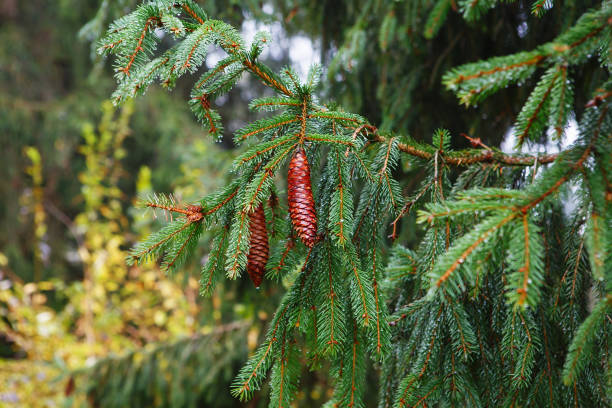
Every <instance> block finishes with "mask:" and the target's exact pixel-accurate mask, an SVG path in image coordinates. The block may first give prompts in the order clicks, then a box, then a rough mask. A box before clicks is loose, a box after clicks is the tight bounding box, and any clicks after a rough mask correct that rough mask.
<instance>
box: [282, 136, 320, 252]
mask: <svg viewBox="0 0 612 408" xmlns="http://www.w3.org/2000/svg"><path fill="white" fill-rule="evenodd" d="M287 184H288V190H289V191H288V200H289V215H290V216H291V222H292V223H293V228H295V231H296V232H297V234H298V236H299V237H300V239H301V240H302V242H304V244H305V245H306V246H307V247H309V248H312V246H313V245H314V244H315V242H316V240H317V214H316V212H315V205H314V198H313V196H312V188H311V185H310V167H309V166H308V159H307V158H306V153H305V152H304V149H303V148H302V147H298V148H297V150H296V151H295V153H294V154H293V157H292V158H291V162H289V174H288V176H287Z"/></svg>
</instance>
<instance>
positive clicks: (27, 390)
mask: <svg viewBox="0 0 612 408" xmlns="http://www.w3.org/2000/svg"><path fill="white" fill-rule="evenodd" d="M137 3H138V2H137V1H136V0H114V1H111V0H95V1H86V2H84V1H79V0H59V1H57V2H52V5H51V4H50V3H49V2H47V1H43V0H31V1H27V2H26V1H18V0H3V1H2V2H0V146H1V147H2V148H1V149H0V161H1V162H2V165H0V405H2V406H32V407H36V406H74V405H91V406H104V407H106V406H173V407H183V406H185V407H187V406H203V405H212V406H216V407H222V406H236V405H239V403H238V402H237V401H236V400H233V399H232V398H231V397H230V394H229V384H230V382H231V380H232V378H233V376H234V375H235V374H236V372H237V371H238V368H239V367H240V364H241V363H242V362H244V360H245V359H246V356H247V354H248V353H249V351H250V350H252V349H253V348H254V347H255V346H256V345H257V344H258V339H259V336H260V333H261V331H262V329H264V328H265V322H266V321H268V320H269V317H270V314H271V313H272V311H273V310H274V308H275V306H276V304H277V303H278V300H279V298H280V295H281V294H282V292H283V291H284V289H283V287H282V285H273V284H269V285H264V286H263V287H262V290H261V291H259V292H258V291H255V290H254V289H253V288H252V286H251V283H250V282H249V281H248V280H241V281H237V282H229V283H228V282H225V283H223V284H221V285H220V286H219V287H218V289H217V290H216V293H215V294H214V296H213V297H212V298H211V299H203V298H201V297H200V296H199V284H198V272H199V265H195V264H194V265H190V266H189V267H186V268H183V269H184V271H183V272H182V273H180V274H177V275H176V276H170V277H168V276H164V275H163V274H162V273H161V272H160V270H159V268H158V266H157V265H155V264H149V265H146V266H140V267H127V266H126V265H125V262H124V259H125V256H126V253H127V252H126V251H127V249H128V248H129V247H130V246H131V244H132V243H133V242H135V241H136V240H138V239H139V238H141V237H142V236H144V235H145V234H147V233H148V232H149V231H151V230H152V229H154V228H155V229H156V228H157V227H154V226H153V224H154V223H155V222H157V221H156V218H159V217H166V215H165V214H162V213H157V214H155V213H153V212H151V211H149V212H145V211H144V210H142V209H138V208H136V207H137V197H138V196H139V195H146V194H150V193H152V192H153V191H156V192H167V193H173V194H174V196H175V197H176V198H177V200H178V201H180V202H181V203H189V202H192V201H195V200H196V199H198V198H200V197H202V196H204V195H205V194H207V193H209V192H211V191H213V190H214V189H216V188H217V187H218V186H221V185H225V184H226V182H227V180H226V179H225V178H226V177H228V176H227V174H229V173H228V169H229V166H230V164H231V159H230V157H231V152H229V151H228V150H229V149H230V148H231V141H230V140H231V138H230V137H227V136H228V135H230V134H231V133H232V132H233V131H234V130H236V129H238V128H239V127H241V126H242V125H243V124H244V123H245V122H246V121H247V120H250V119H251V116H250V115H252V114H251V113H249V112H248V111H247V108H246V106H247V101H248V100H249V99H250V98H252V97H253V96H255V95H260V96H261V95H265V91H264V90H263V87H261V86H260V84H258V83H257V82H256V81H255V80H253V79H248V78H245V79H244V80H243V81H241V82H240V84H239V86H238V88H237V89H236V90H234V91H233V92H232V93H231V94H230V96H229V97H228V98H227V99H223V100H221V101H220V103H221V104H222V106H220V107H219V111H220V113H221V115H222V117H223V118H224V120H225V122H226V123H225V129H226V130H225V131H226V133H227V134H226V135H225V136H226V137H224V139H223V141H222V143H219V144H216V143H214V142H213V141H212V140H211V139H210V138H208V137H207V136H206V135H205V131H204V130H202V128H201V127H200V126H199V125H198V124H197V123H196V121H195V120H194V118H193V117H192V115H191V114H190V112H189V108H188V105H187V103H186V100H187V99H188V97H189V85H190V84H191V83H192V82H193V81H192V80H191V79H192V78H188V79H186V80H185V81H184V82H182V83H179V84H178V89H177V91H176V92H173V93H172V94H168V93H166V92H164V91H163V90H161V89H159V88H153V89H151V90H150V91H149V94H148V95H147V97H146V98H140V99H137V100H135V101H134V102H133V103H130V104H127V105H124V106H123V107H122V108H121V109H117V108H114V107H113V106H111V105H110V103H109V102H108V101H107V99H108V97H109V95H110V94H111V92H112V90H113V88H114V80H113V77H112V69H111V67H110V64H108V63H107V62H106V61H104V60H102V59H100V58H99V57H97V56H96V55H95V52H94V51H95V40H96V39H97V38H98V37H99V36H100V35H101V34H102V33H103V32H104V30H105V29H106V27H107V26H108V24H109V22H110V21H112V20H114V19H115V18H117V17H119V16H120V15H122V14H124V13H125V12H126V11H127V10H129V9H131V8H133V7H134V6H135V4H137ZM434 3H435V2H434V1H431V0H411V1H392V0H358V1H348V0H341V1H332V0H325V1H317V2H311V1H304V0H271V1H269V2H260V1H255V0H246V1H237V0H227V1H221V0H215V1H206V2H200V4H202V6H203V7H204V8H205V10H206V11H207V12H208V13H209V15H211V16H214V17H215V18H218V19H221V20H225V21H227V22H229V23H231V24H233V25H235V26H238V27H241V26H242V27H243V30H245V31H247V32H249V31H251V32H252V31H253V30H254V28H255V27H258V28H266V27H267V28H268V29H270V30H271V31H272V32H273V36H274V37H275V41H274V43H273V45H272V47H271V51H270V52H268V54H266V55H267V58H268V61H267V63H268V64H269V65H271V66H272V67H278V66H281V65H283V64H286V63H288V62H290V61H293V62H295V61H299V62H300V63H301V64H306V66H307V65H308V64H310V63H311V62H315V61H313V60H312V59H314V60H318V61H320V62H321V63H322V64H323V65H324V66H325V67H328V68H327V70H326V78H325V79H324V81H323V83H324V84H325V86H324V89H323V90H322V92H323V93H324V94H325V96H326V97H327V98H331V99H335V100H337V101H338V102H339V103H341V104H342V105H343V106H344V107H345V108H346V109H347V110H349V111H354V112H358V113H361V114H362V115H364V116H365V117H367V118H368V119H369V120H370V121H371V122H372V123H374V124H377V126H379V127H380V128H381V129H384V130H391V131H394V132H398V133H401V134H407V133H410V134H411V136H413V137H414V138H415V139H417V140H422V141H427V139H428V138H429V137H430V136H429V135H431V134H432V133H433V130H434V129H436V128H438V127H440V126H443V127H446V128H448V129H450V130H451V133H453V134H458V133H459V132H465V133H469V134H471V135H476V136H478V137H480V138H482V141H483V142H484V143H486V144H489V145H499V143H500V142H501V141H502V140H503V137H504V135H505V133H506V131H507V129H508V128H509V126H510V125H511V124H512V122H513V120H514V119H515V117H516V115H517V114H518V112H517V111H516V109H518V108H519V107H520V106H521V105H522V104H520V103H516V101H517V100H519V101H524V100H525V99H526V98H527V96H528V92H529V91H530V90H531V89H532V86H524V87H521V86H519V87H514V88H511V89H508V90H507V92H501V93H499V94H497V95H495V96H493V97H491V98H490V103H488V104H486V105H483V106H481V107H478V110H477V111H476V110H475V109H474V108H471V109H470V110H468V111H466V109H465V108H463V107H461V106H459V105H458V104H457V101H456V99H455V97H454V96H453V95H452V94H451V93H450V92H445V91H444V90H443V88H442V84H441V76H442V74H443V73H444V72H446V71H447V70H448V69H450V68H451V67H453V66H457V65H460V64H463V63H466V62H471V61H475V60H478V59H485V58H488V57H490V56H494V55H506V54H510V53H513V52H516V51H517V50H523V49H532V48H534V47H535V46H536V45H537V44H541V43H544V42H546V41H549V40H551V39H552V38H553V37H554V36H555V35H557V34H558V33H559V32H560V31H561V30H562V28H563V27H567V26H568V25H569V24H571V23H572V22H573V21H575V19H576V18H577V16H579V15H581V14H582V13H583V12H584V10H586V9H587V8H589V7H593V6H595V5H596V4H597V2H596V1H591V0H584V1H582V0H581V1H577V0H576V1H566V2H564V3H565V4H564V7H553V8H552V9H550V10H548V11H547V14H546V16H545V17H544V18H541V19H540V18H537V17H534V16H533V15H531V14H530V12H529V8H530V4H531V3H529V2H524V1H515V2H512V3H511V4H504V5H503V6H500V7H496V8H495V9H494V10H491V11H489V12H488V13H486V14H485V15H484V16H483V17H482V18H481V19H480V20H478V21H477V22H472V23H466V22H465V21H464V20H463V18H462V17H461V15H460V14H459V12H458V11H457V10H455V9H454V8H452V9H451V11H450V12H449V14H448V17H447V21H446V23H445V25H443V26H441V28H439V27H437V28H435V27H434V28H435V29H432V26H431V25H428V24H427V21H428V17H429V14H430V12H431V10H432V7H433V5H434ZM449 3H450V4H451V7H452V5H453V4H454V3H455V2H452V1H451V2H449ZM165 41H167V42H168V44H166V45H169V44H170V39H166V40H165ZM296 41H297V42H296ZM296 44H301V47H296ZM296 50H298V51H300V50H301V51H302V52H303V53H304V52H305V51H309V53H306V54H299V52H298V54H297V55H296V54H295V53H296ZM292 53H293V55H292ZM214 55H215V54H214V53H213V54H211V56H212V57H213V58H214ZM305 56H306V57H307V58H310V59H311V60H305V61H304V58H305ZM212 64H214V62H211V65H212ZM298 68H299V67H298ZM596 68H597V63H596V62H593V63H592V64H591V65H589V64H587V65H585V66H584V67H582V66H581V67H580V68H578V69H580V70H581V72H576V73H574V78H575V86H576V89H580V90H582V92H577V93H576V95H577V98H578V99H579V98H581V95H590V94H591V90H592V89H593V87H594V84H597V83H600V82H601V80H602V78H598V77H597V75H599V74H597V72H598V71H597V70H596ZM535 77H536V78H537V77H538V76H535ZM181 84H185V86H184V87H182V86H181ZM526 85H533V84H526ZM584 102H586V101H582V100H577V102H576V106H584V104H585V103H584ZM476 112H477V113H476ZM580 114H581V112H575V115H576V116H579V115H580ZM467 143H468V142H467V140H463V139H461V138H453V144H454V147H465V146H467ZM405 171H406V172H407V174H408V175H410V177H406V178H405V180H407V186H406V188H407V189H410V185H417V184H418V182H419V181H420V180H421V179H422V177H423V175H419V174H418V172H416V174H412V172H411V170H410V169H409V168H406V169H405ZM402 222H409V223H413V222H414V219H413V218H411V217H406V218H405V219H404V220H403V221H402ZM404 231H406V232H404V233H403V234H404V235H403V236H402V237H400V240H401V241H402V242H404V243H406V244H409V243H413V242H416V234H418V233H419V232H418V231H419V230H418V229H417V228H414V229H406V228H405V229H404ZM209 239H210V237H209V236H206V235H204V237H203V238H202V245H200V259H201V260H204V259H205V257H206V256H207V252H208V248H209V245H208V244H209V243H208V241H209ZM109 365H118V366H120V367H121V368H122V370H124V371H125V377H123V378H118V377H115V378H109V377H108V376H106V374H105V373H106V371H105V370H106V368H107V367H108V366H109ZM323 372H324V370H320V371H318V372H317V373H316V374H308V375H305V376H303V381H302V392H300V394H299V395H298V399H297V402H296V403H297V404H298V405H300V406H318V405H320V403H321V401H324V400H326V399H327V397H328V396H327V395H325V393H326V392H327V391H326V390H328V389H329V387H327V379H326V378H322V377H320V376H322V375H323V374H322V373H323ZM139 378H140V381H136V380H134V379H139ZM126 379H132V380H130V381H127V380H126ZM368 384H370V386H371V387H372V388H371V389H372V390H375V389H376V386H375V380H372V381H371V382H368ZM365 394H366V395H368V392H365ZM262 395H264V396H265V395H266V394H265V390H264V393H263V394H262ZM371 395H372V397H371V400H370V402H372V401H375V400H376V395H375V392H372V393H371ZM266 403H267V399H266V398H265V397H256V398H255V399H254V400H253V401H251V402H250V403H249V406H253V407H254V406H263V405H265V404H266ZM368 406H370V404H368Z"/></svg>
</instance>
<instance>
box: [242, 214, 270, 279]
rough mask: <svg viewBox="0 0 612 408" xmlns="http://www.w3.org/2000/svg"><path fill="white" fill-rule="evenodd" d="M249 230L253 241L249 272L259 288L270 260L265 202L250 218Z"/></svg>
mask: <svg viewBox="0 0 612 408" xmlns="http://www.w3.org/2000/svg"><path fill="white" fill-rule="evenodd" d="M249 231H250V233H251V242H250V248H249V255H248V256H247V272H248V274H249V277H250V278H251V280H252V281H253V283H254V284H255V287H256V288H258V287H259V285H261V281H262V280H263V276H264V272H265V270H266V263H267V262H268V230H267V229H266V215H265V213H264V208H263V203H262V204H259V207H257V209H256V210H255V211H254V212H253V213H252V214H251V216H250V218H249Z"/></svg>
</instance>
